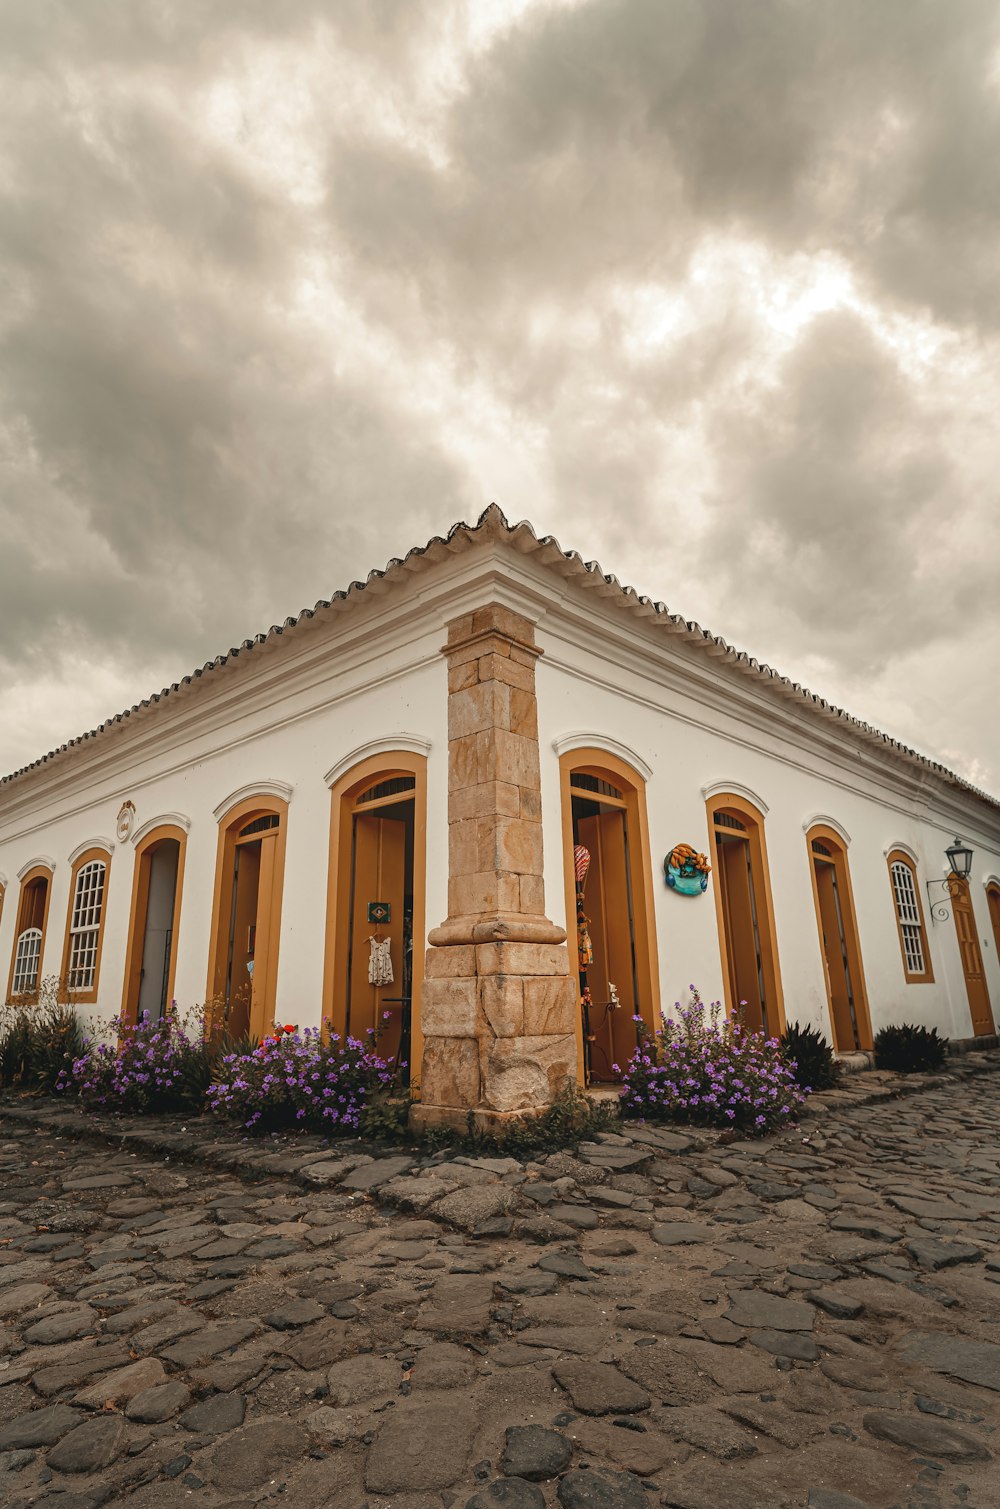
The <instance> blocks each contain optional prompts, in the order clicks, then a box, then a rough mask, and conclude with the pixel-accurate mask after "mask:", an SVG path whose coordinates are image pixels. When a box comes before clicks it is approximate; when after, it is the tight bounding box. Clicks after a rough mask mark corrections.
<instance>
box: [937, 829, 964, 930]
mask: <svg viewBox="0 0 1000 1509" xmlns="http://www.w3.org/2000/svg"><path fill="white" fill-rule="evenodd" d="M944 857H945V859H946V860H947V861H948V874H947V875H943V876H942V877H941V879H940V880H928V882H927V904H928V906H929V907H930V909H931V917H932V918H933V919H935V920H937V921H939V922H946V921H947V919H948V918H949V917H950V916H951V913H950V912H949V910H948V902H947V901H945V900H944V899H943V898H942V899H941V900H939V901H934V900H933V898H932V897H931V886H932V885H943V886H944V887H945V889H946V891H947V892H948V896H949V898H950V899H952V900H953V899H954V898H955V897H956V896H961V895H963V894H964V891H965V882H966V881H967V880H968V878H969V876H970V875H971V873H972V847H971V845H970V844H963V842H962V840H961V839H960V838H956V839H955V842H954V843H953V844H949V845H948V847H947V849H945V851H944Z"/></svg>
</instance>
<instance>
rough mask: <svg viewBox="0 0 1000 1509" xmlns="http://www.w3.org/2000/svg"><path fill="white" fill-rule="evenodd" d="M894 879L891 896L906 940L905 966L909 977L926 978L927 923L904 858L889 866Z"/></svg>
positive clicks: (911, 874) (911, 872) (902, 935)
mask: <svg viewBox="0 0 1000 1509" xmlns="http://www.w3.org/2000/svg"><path fill="white" fill-rule="evenodd" d="M889 874H890V875H891V877H892V895H893V900H894V901H895V904H896V921H897V922H898V923H899V932H900V937H901V938H902V940H903V963H904V964H905V966H906V973H907V974H908V975H926V974H928V973H929V971H928V968H927V940H926V939H925V937H924V921H923V915H922V913H921V910H920V899H919V896H918V895H917V882H916V878H915V876H914V873H913V866H912V865H910V864H908V863H907V862H906V860H905V859H894V860H893V861H892V864H891V865H890V866H889Z"/></svg>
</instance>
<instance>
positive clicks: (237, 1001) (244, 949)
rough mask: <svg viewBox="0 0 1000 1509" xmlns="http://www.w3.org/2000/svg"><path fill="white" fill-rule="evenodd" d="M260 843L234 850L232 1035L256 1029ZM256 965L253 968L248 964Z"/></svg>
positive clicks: (229, 1006) (230, 969)
mask: <svg viewBox="0 0 1000 1509" xmlns="http://www.w3.org/2000/svg"><path fill="white" fill-rule="evenodd" d="M260 864H261V844H260V843H259V842H258V843H248V844H238V845H237V846H236V849H235V850H234V851H233V866H234V876H233V896H232V908H233V910H232V916H231V919H230V925H229V929H230V930H229V965H228V979H227V985H226V1028H227V1031H228V1032H229V1033H230V1034H231V1036H232V1037H236V1038H240V1037H246V1036H247V1035H248V1034H249V1033H251V1032H253V1033H254V1034H255V1035H256V1036H260V1035H261V1034H260V1029H259V1027H257V1026H255V1024H254V1015H253V1010H252V1005H251V1001H252V997H253V991H254V979H253V977H254V975H255V974H256V971H257V964H258V954H257V948H256V935H257V923H258V916H257V912H258V903H259V894H260ZM251 963H252V964H253V970H252V971H251V970H250V969H249V968H248V967H247V966H248V965H249V964H251Z"/></svg>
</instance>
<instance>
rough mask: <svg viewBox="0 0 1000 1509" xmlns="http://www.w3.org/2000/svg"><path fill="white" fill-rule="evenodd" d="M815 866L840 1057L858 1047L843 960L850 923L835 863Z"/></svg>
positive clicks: (828, 861)
mask: <svg viewBox="0 0 1000 1509" xmlns="http://www.w3.org/2000/svg"><path fill="white" fill-rule="evenodd" d="M813 865H814V867H815V870H816V894H817V896H818V898H819V915H820V941H821V943H822V945H823V959H824V962H825V964H826V978H827V983H828V986H829V990H830V1007H831V1012H832V1015H833V1039H834V1047H835V1048H836V1050H837V1052H838V1053H853V1052H854V1049H855V1047H856V1044H855V1041H854V1023H853V1021H852V1019H851V992H850V981H849V979H848V974H847V963H846V960H845V957H844V954H845V949H846V946H847V940H846V938H845V937H844V936H843V933H842V929H843V928H845V927H846V926H847V919H846V917H844V915H843V911H842V908H841V907H840V906H838V898H837V893H836V869H835V867H834V864H833V862H832V861H830V860H822V859H816V858H814V859H813Z"/></svg>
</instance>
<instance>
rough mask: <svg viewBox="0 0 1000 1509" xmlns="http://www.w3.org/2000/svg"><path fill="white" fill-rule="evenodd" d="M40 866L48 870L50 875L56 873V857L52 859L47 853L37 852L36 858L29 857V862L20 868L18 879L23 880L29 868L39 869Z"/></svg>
mask: <svg viewBox="0 0 1000 1509" xmlns="http://www.w3.org/2000/svg"><path fill="white" fill-rule="evenodd" d="M39 868H41V869H43V870H48V872H49V874H50V875H54V874H55V872H56V862H55V860H54V859H50V858H49V856H48V855H47V854H36V855H35V857H34V859H29V860H28V863H27V864H26V865H22V866H21V868H20V869H19V870H18V872H17V878H18V880H23V879H24V877H25V875H27V873H28V871H29V870H37V869H39Z"/></svg>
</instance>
